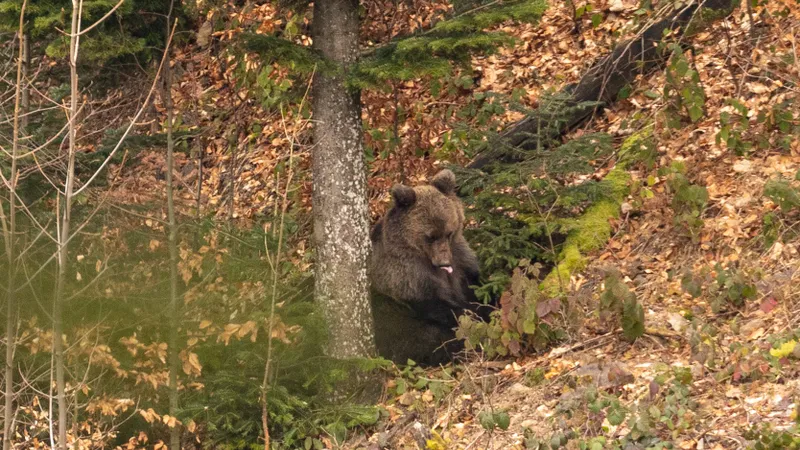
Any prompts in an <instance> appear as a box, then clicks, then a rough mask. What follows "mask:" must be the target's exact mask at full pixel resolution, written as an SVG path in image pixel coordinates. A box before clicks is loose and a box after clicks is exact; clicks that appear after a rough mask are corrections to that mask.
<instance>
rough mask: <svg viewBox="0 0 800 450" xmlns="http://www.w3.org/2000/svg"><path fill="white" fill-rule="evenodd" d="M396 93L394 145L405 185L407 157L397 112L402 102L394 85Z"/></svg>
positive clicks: (402, 182)
mask: <svg viewBox="0 0 800 450" xmlns="http://www.w3.org/2000/svg"><path fill="white" fill-rule="evenodd" d="M392 90H393V91H394V92H393V93H392V95H393V97H394V120H393V122H394V123H393V126H394V130H393V131H394V136H393V139H392V140H393V141H394V142H393V144H394V154H395V156H396V157H397V162H398V163H399V164H400V183H401V184H405V182H406V168H405V155H403V150H402V149H401V148H400V134H399V128H400V113H399V112H398V111H397V110H398V109H399V108H400V101H399V94H398V87H397V83H394V86H393V89H392Z"/></svg>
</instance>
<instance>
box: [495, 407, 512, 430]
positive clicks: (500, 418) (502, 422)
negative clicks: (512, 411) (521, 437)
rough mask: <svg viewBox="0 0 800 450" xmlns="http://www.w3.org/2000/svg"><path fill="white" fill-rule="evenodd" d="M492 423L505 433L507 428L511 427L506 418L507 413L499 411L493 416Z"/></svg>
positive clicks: (509, 419) (508, 418) (509, 420)
mask: <svg viewBox="0 0 800 450" xmlns="http://www.w3.org/2000/svg"><path fill="white" fill-rule="evenodd" d="M494 422H495V424H497V428H500V429H501V430H503V431H505V430H507V429H508V426H509V425H511V418H510V417H509V416H508V413H507V412H505V411H501V412H498V413H495V414H494Z"/></svg>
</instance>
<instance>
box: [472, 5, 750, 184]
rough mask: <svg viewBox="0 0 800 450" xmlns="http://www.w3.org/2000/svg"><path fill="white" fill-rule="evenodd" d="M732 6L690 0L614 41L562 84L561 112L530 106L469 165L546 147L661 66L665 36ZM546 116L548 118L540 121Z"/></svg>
mask: <svg viewBox="0 0 800 450" xmlns="http://www.w3.org/2000/svg"><path fill="white" fill-rule="evenodd" d="M736 5H738V1H737V0H704V1H694V2H692V3H689V4H688V5H685V6H683V7H681V8H678V9H673V10H672V11H670V12H669V13H666V14H665V16H666V17H664V18H662V19H660V20H657V21H655V22H653V23H651V24H650V25H648V26H646V27H644V28H643V29H642V30H641V31H640V32H639V33H638V35H637V36H636V37H634V38H632V39H630V40H627V41H625V42H623V43H621V44H619V45H617V46H616V47H615V48H614V49H613V50H612V51H611V52H610V53H608V54H607V55H605V56H603V57H601V58H600V59H598V60H597V62H595V64H594V65H592V67H591V68H590V69H589V70H588V71H587V72H586V74H585V75H583V77H581V80H580V81H579V82H578V83H577V84H572V85H569V86H566V87H565V88H564V89H562V91H561V92H560V94H559V96H560V97H561V98H562V99H563V100H562V102H563V104H562V105H561V106H560V108H562V111H564V112H565V113H564V114H562V115H561V116H560V117H557V118H556V117H553V114H552V113H547V114H548V115H547V116H546V117H544V118H543V114H542V112H541V111H537V110H534V111H533V113H532V114H530V115H528V116H527V117H525V118H524V119H522V120H520V121H518V122H516V123H514V124H513V125H511V126H509V127H507V128H506V129H505V130H504V131H503V132H502V133H500V135H499V137H498V138H497V139H498V141H495V142H493V143H492V144H491V145H487V146H486V147H485V148H484V149H482V150H481V151H480V152H479V153H478V155H477V156H476V157H475V158H474V159H473V161H472V162H471V163H470V164H469V165H468V166H467V167H469V168H473V169H483V168H484V167H485V166H487V165H488V164H490V163H492V162H494V161H500V162H514V161H519V160H521V159H523V157H524V154H525V151H531V150H536V149H539V150H541V149H545V148H546V147H547V145H546V144H547V143H548V142H552V141H553V140H555V139H556V138H558V137H559V136H560V135H562V134H564V133H565V132H567V131H569V130H571V129H574V128H575V127H577V126H579V125H581V124H583V123H584V122H586V121H587V120H588V119H589V118H591V117H592V116H593V115H594V114H595V113H597V112H599V111H600V110H602V109H603V108H605V107H607V106H609V105H610V104H612V103H613V102H614V101H616V99H617V98H618V95H619V93H620V91H621V90H622V89H623V88H624V87H625V86H627V85H629V84H632V83H633V81H634V80H635V79H636V77H637V76H638V75H640V74H648V73H651V72H652V71H653V70H655V69H657V68H660V67H663V66H664V64H665V63H666V62H667V60H668V59H669V57H670V53H669V52H667V51H664V50H663V48H664V46H662V45H660V44H662V43H663V42H664V41H665V39H674V40H677V41H679V42H681V41H682V42H685V38H687V37H688V36H687V34H693V33H696V32H698V31H700V30H702V29H704V28H706V27H707V26H709V25H710V24H711V23H713V22H714V20H715V19H719V18H722V17H726V16H727V15H729V14H730V13H731V12H732V11H733V9H734V7H735V6H736ZM687 30H689V33H687ZM539 109H541V107H540V108H539ZM545 120H550V122H549V123H547V124H544V125H543V123H542V122H543V121H545ZM553 122H555V123H553ZM543 143H544V145H543ZM509 149H514V150H513V151H509Z"/></svg>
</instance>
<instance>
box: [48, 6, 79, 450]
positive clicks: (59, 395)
mask: <svg viewBox="0 0 800 450" xmlns="http://www.w3.org/2000/svg"><path fill="white" fill-rule="evenodd" d="M79 9H80V6H79V3H78V2H75V1H73V2H72V26H71V27H70V40H69V71H70V100H69V109H68V111H67V113H68V114H67V118H68V119H69V129H68V135H69V147H68V150H67V174H66V179H65V182H64V203H63V205H62V208H63V211H62V212H60V214H61V218H60V220H61V224H60V231H61V233H60V234H59V236H58V254H57V264H58V274H57V278H56V292H55V300H54V304H53V358H54V359H55V362H54V364H55V366H56V400H57V403H58V442H57V443H56V448H57V449H58V450H66V449H67V415H68V414H69V412H68V411H67V396H66V395H67V394H66V380H65V379H64V343H63V341H62V336H63V335H64V322H63V320H64V317H63V309H64V305H63V303H64V285H65V284H66V279H67V264H68V251H67V247H68V244H69V238H70V223H71V222H70V218H71V214H72V195H73V192H74V188H75V153H76V151H77V142H76V138H77V134H78V126H77V120H78V117H77V115H78V95H79V92H78V65H77V62H78V61H77V60H78V32H79V30H78V25H79V24H78V16H79V14H80V11H79Z"/></svg>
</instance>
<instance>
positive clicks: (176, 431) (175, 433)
mask: <svg viewBox="0 0 800 450" xmlns="http://www.w3.org/2000/svg"><path fill="white" fill-rule="evenodd" d="M172 6H173V5H172V4H170V13H169V14H168V15H167V41H168V42H169V36H170V22H171V21H172ZM164 52H165V54H164V62H165V64H164V108H166V110H167V168H166V170H167V180H166V181H167V223H168V225H167V228H168V233H169V237H168V245H169V344H168V347H167V348H168V350H169V415H170V416H172V417H173V419H174V418H175V417H176V416H177V414H178V370H180V367H181V364H180V355H179V351H178V339H179V334H178V328H179V327H180V319H179V317H180V316H179V314H180V301H181V299H180V296H179V294H178V223H177V220H176V219H175V189H174V184H173V179H172V178H173V174H174V172H175V140H174V138H173V136H172V124H173V122H174V120H173V119H174V114H175V112H174V110H173V105H172V69H171V67H170V62H171V58H170V53H169V47H167V48H165V49H164ZM169 448H170V450H178V449H180V448H181V434H180V426H179V424H178V423H177V420H176V422H175V425H174V426H173V427H172V428H170V430H169Z"/></svg>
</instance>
